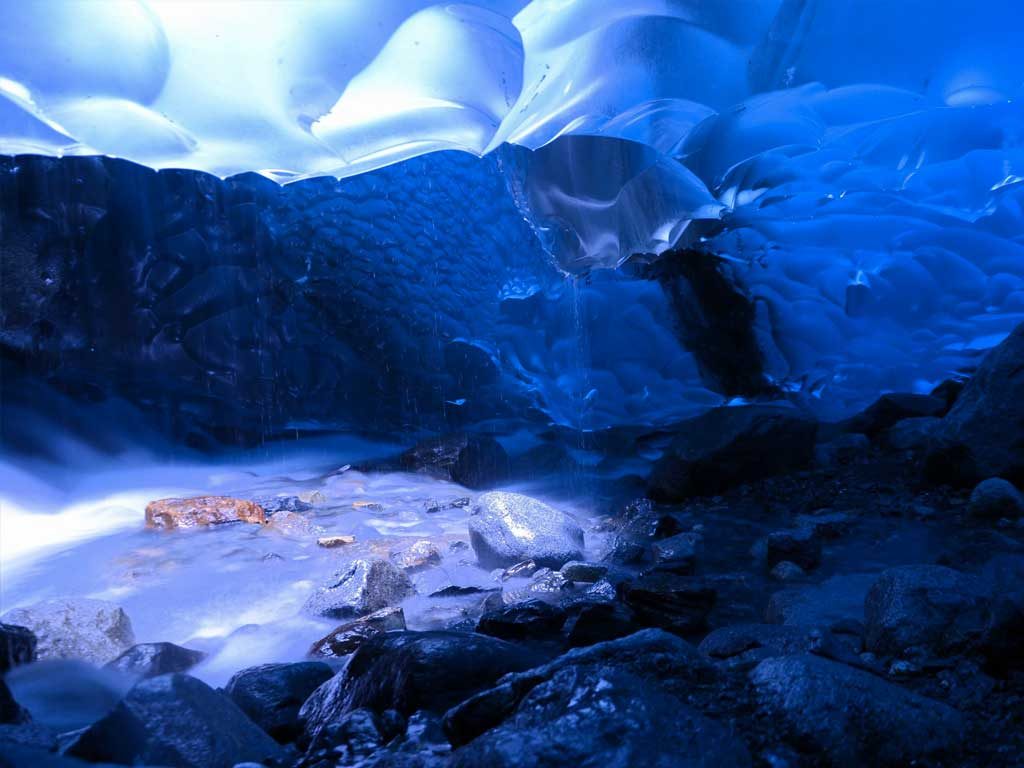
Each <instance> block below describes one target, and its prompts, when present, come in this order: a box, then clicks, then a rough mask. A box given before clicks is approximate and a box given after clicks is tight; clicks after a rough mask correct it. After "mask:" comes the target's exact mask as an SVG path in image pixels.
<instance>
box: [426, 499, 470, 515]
mask: <svg viewBox="0 0 1024 768" xmlns="http://www.w3.org/2000/svg"><path fill="white" fill-rule="evenodd" d="M471 501H472V499H470V498H469V496H459V497H458V498H455V499H449V500H448V501H427V502H424V503H423V511H424V512H426V513H427V514H428V515H435V514H437V513H438V512H444V511H445V510H446V509H463V508H464V507H468V506H469V505H470V502H471Z"/></svg>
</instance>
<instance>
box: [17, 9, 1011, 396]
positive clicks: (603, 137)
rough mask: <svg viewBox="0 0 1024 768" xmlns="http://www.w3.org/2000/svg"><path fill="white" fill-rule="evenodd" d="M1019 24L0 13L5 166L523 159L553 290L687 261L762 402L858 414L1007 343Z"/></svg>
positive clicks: (420, 14)
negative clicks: (727, 297) (733, 281)
mask: <svg viewBox="0 0 1024 768" xmlns="http://www.w3.org/2000/svg"><path fill="white" fill-rule="evenodd" d="M254 9H258V10H254ZM1022 20H1024V11H1022V10H1021V8H1020V4H1019V2H1017V0H990V2H986V3H984V4H982V5H979V4H977V3H976V2H973V0H898V1H897V2H893V0H857V2H850V0H781V1H780V0H764V1H763V2H758V0H616V1H615V2H609V1H608V0H532V2H528V1H527V0H494V1H493V2H476V3H462V4H450V3H446V4H431V3H429V2H416V1H415V0H377V1H376V2H363V0H350V1H347V2H338V3H321V2H308V3H303V2H292V3H261V4H258V5H254V4H252V3H249V2H217V3H207V2H192V3H190V2H183V1H181V0H166V1H163V2H161V1H160V0H154V1H153V2H151V3H149V4H147V5H143V4H140V3H135V2H126V1H121V0H108V1H107V2H103V3H84V2H59V0H49V1H39V0H36V1H33V0H27V1H26V2H22V3H5V4H3V7H2V8H0V151H2V152H5V153H11V154H14V153H42V154H58V155H59V154H65V155H67V154H95V153H103V154H110V155H116V156H120V157H125V158H128V159H131V160H134V161H136V162H139V163H142V164H145V165H148V166H150V167H153V168H166V167H187V168H194V169H199V170H205V171H209V172H211V173H214V174H217V175H221V176H226V175H229V174H233V173H236V172H240V171H245V170H257V171H260V172H262V173H264V174H266V175H268V176H270V177H271V178H274V179H276V180H278V181H281V182H287V181H291V180H295V179H299V178H305V177H309V176H318V175H335V176H351V175H355V174H358V173H362V172H365V171H368V170H371V169H374V168H378V167H381V166H384V165H388V164H392V163H396V162H399V161H402V160H405V159H408V158H411V157H414V156H416V155H420V154H424V153H428V152H433V151H436V150H442V149H460V150H463V151H467V152H470V153H473V154H478V155H480V154H486V153H488V152H491V151H494V150H495V149H496V148H498V147H499V146H501V145H503V144H511V145H516V146H518V147H521V148H523V149H521V150H517V151H516V153H515V158H514V162H510V163H508V173H509V175H510V176H511V177H512V181H513V182H514V183H513V185H512V186H513V187H514V188H515V189H516V191H517V201H518V202H519V203H520V205H521V206H522V207H523V208H524V210H525V212H526V213H527V214H528V216H529V218H530V220H531V222H532V224H533V225H534V228H535V231H536V232H537V233H538V235H539V236H540V238H541V240H542V242H543V243H544V244H545V246H546V247H547V248H548V249H549V250H550V251H551V253H552V254H553V256H554V257H555V258H556V260H557V262H558V264H559V266H561V268H562V269H564V270H565V271H569V272H586V271H588V270H590V269H593V268H595V267H611V266H616V265H618V264H620V263H621V262H622V261H623V260H625V259H626V258H628V257H629V256H630V255H631V254H632V253H634V252H641V253H652V254H658V253H661V252H663V251H664V250H666V249H667V248H669V247H671V246H673V245H690V244H694V243H697V244H699V245H700V247H702V248H704V249H706V250H710V251H712V252H714V253H716V254H719V255H721V256H723V257H724V258H727V259H729V260H731V261H734V262H736V264H737V265H739V266H740V268H739V269H738V270H737V274H738V276H739V280H740V281H741V283H742V284H743V287H744V289H745V290H746V291H747V292H748V293H749V294H750V295H751V297H752V298H753V299H754V301H755V303H756V305H757V307H758V312H759V314H758V317H759V323H760V326H759V334H760V336H761V338H762V339H763V341H764V346H765V349H764V352H765V356H766V359H767V360H768V361H769V363H770V365H769V366H768V370H769V371H770V373H771V374H772V376H773V377H774V378H775V379H776V380H777V381H778V382H780V383H782V384H783V385H784V386H786V387H789V388H797V389H800V390H801V391H803V392H806V393H810V394H812V395H818V394H822V393H823V392H824V393H828V395H829V397H830V399H831V400H832V401H833V402H835V403H845V404H847V406H849V405H850V404H852V403H853V402H855V401H858V400H863V398H864V397H865V396H866V393H871V392H877V391H878V390H884V389H893V388H903V389H906V388H912V389H913V388H916V389H925V388H927V387H928V386H930V385H931V384H933V383H935V381H937V380H938V379H941V378H942V377H944V376H946V375H949V374H950V373H952V372H956V371H957V370H960V369H962V368H963V367H965V366H967V365H969V364H970V362H971V360H972V357H973V356H976V354H977V353H978V351H980V350H982V349H984V348H987V347H989V346H991V345H992V344H994V343H996V342H997V341H998V340H999V339H1000V338H1002V337H1003V336H1005V334H1006V333H1007V332H1008V330H1009V329H1010V327H1012V325H1013V324H1015V323H1016V322H1019V321H1020V320H1022V319H1024V258H1022V256H1024V252H1022V248H1024V226H1022V224H1024V210H1022V204H1024V196H1022V194H1024V193H1022V190H1024V184H1022V180H1024V156H1022V152H1024V149H1022V147H1024V112H1022V108H1021V106H1020V104H1019V99H1020V96H1021V95H1022V94H1021V91H1022V89H1024V80H1022V78H1021V76H1020V72H1021V71H1024V66H1022V65H1024V47H1022V46H1021V45H1020V44H1019V30H1020V28H1021V21H1022ZM602 171H607V173H603V172H602Z"/></svg>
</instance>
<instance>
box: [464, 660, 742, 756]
mask: <svg viewBox="0 0 1024 768" xmlns="http://www.w3.org/2000/svg"><path fill="white" fill-rule="evenodd" d="M749 764H750V756H749V754H748V753H747V751H746V748H745V747H744V745H743V742H741V741H740V740H739V739H738V738H737V737H736V736H735V735H734V734H733V733H731V732H730V730H729V729H728V728H727V727H726V726H724V725H721V724H719V723H716V722H714V721H713V720H709V719H707V718H706V717H704V716H703V715H701V714H700V713H699V712H697V711H696V710H695V709H693V708H691V707H690V706H688V705H687V704H684V703H683V702H682V701H680V700H679V699H677V698H676V697H674V696H671V695H669V694H668V693H665V692H664V691H662V690H659V689H658V688H657V687H655V686H652V685H651V684H650V683H649V682H648V681H646V680H643V679H641V678H639V677H636V676H635V675H631V674H629V673H628V672H626V671H623V670H619V669H615V668H611V669H600V668H598V669H595V668H592V667H585V666H584V667H577V666H568V667H566V668H564V669H561V670H559V671H558V672H556V673H555V674H554V675H552V676H551V678H550V679H549V680H545V681H544V682H541V683H539V684H538V685H536V686H535V687H534V688H533V689H532V690H531V691H530V692H529V693H528V694H526V695H525V696H524V697H523V699H522V700H521V701H520V702H519V703H518V705H517V706H516V708H515V711H514V712H513V713H511V715H510V716H509V717H508V718H507V719H506V720H505V721H504V722H503V723H501V725H499V726H497V727H496V728H493V729H491V730H488V731H487V732H485V733H483V734H482V735H481V736H479V737H478V738H476V739H474V740H473V741H471V742H470V743H469V744H467V745H466V746H464V747H462V748H461V749H458V750H456V751H455V753H454V755H453V759H452V765H453V766H458V767H463V768H470V766H472V767H473V768H475V767H476V766H485V765H486V766H489V767H490V768H513V767H519V766H521V767H522V768H533V766H538V765H550V766H554V765H572V766H593V767H594V768H597V767H598V766H600V767H601V768H645V767H649V768H656V767H657V768H661V767H662V766H668V765H672V766H680V768H686V767H687V766H693V768H697V767H698V766H699V767H700V768H713V767H714V766H721V768H726V767H728V768H739V767H740V766H744V765H749Z"/></svg>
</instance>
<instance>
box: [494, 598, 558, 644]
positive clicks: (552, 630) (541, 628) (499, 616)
mask: <svg viewBox="0 0 1024 768" xmlns="http://www.w3.org/2000/svg"><path fill="white" fill-rule="evenodd" d="M564 623H565V611H564V610H562V609H561V608H559V607H557V606H555V605H551V604H550V603H546V602H544V601H543V600H538V599H536V598H534V599H532V600H525V601H523V602H521V603H515V604H513V605H507V606H505V607H503V608H501V609H499V610H496V611H488V612H487V613H485V614H484V615H483V616H481V617H480V621H479V622H478V623H477V625H476V631H477V632H479V633H480V634H482V635H490V636H491V637H500V638H502V639H503V640H529V639H543V638H546V637H551V636H553V635H557V634H558V632H559V631H560V630H561V629H562V625H563V624H564Z"/></svg>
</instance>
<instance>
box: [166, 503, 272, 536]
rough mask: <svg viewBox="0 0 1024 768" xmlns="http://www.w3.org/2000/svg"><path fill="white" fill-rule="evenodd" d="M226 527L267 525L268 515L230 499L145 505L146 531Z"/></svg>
mask: <svg viewBox="0 0 1024 768" xmlns="http://www.w3.org/2000/svg"><path fill="white" fill-rule="evenodd" d="M225 523H254V524H259V525H266V523H267V513H266V511H265V510H264V509H263V507H261V506H260V505H259V504H257V503H256V502H253V501H246V500H245V499H233V498H231V497H230V496H196V497H194V498H190V499H160V500H159V501H151V502H149V504H147V505H146V526H147V527H148V528H162V529H165V530H170V529H173V528H195V527H199V526H206V525H223V524H225Z"/></svg>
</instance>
